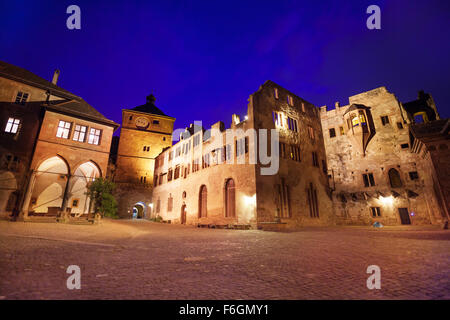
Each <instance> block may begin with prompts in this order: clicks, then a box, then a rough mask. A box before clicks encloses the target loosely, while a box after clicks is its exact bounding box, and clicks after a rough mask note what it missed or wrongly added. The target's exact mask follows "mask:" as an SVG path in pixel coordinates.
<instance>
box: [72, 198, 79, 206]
mask: <svg viewBox="0 0 450 320" xmlns="http://www.w3.org/2000/svg"><path fill="white" fill-rule="evenodd" d="M79 202H80V199H73V200H72V207H73V208H78V203H79Z"/></svg>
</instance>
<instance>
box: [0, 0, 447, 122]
mask: <svg viewBox="0 0 450 320" xmlns="http://www.w3.org/2000/svg"><path fill="white" fill-rule="evenodd" d="M71 4H76V5H78V6H80V8H81V30H69V29H67V27H66V19H67V17H68V16H69V15H68V14H66V8H67V7H68V6H69V5H71ZM371 4H377V5H379V6H380V8H381V30H368V29H367V28H366V19H367V17H368V16H369V14H367V13H366V8H367V7H368V6H369V5H371ZM449 35H450V1H412V0H407V1H375V0H370V1H354V2H349V1H323V0H321V1H261V0H259V1H246V0H241V1H214V0H210V1H193V2H191V1H168V0H161V1H111V0H109V1H78V0H71V1H54V2H50V1H28V2H23V1H17V0H14V1H0V60H3V61H6V62H9V63H12V64H15V65H18V66H20V67H23V68H26V69H28V70H30V71H32V72H34V73H36V74H38V75H39V76H41V77H44V78H46V79H48V80H51V78H52V75H53V71H54V70H55V69H56V68H59V69H60V70H61V76H60V78H59V82H58V85H60V86H61V87H63V88H65V89H67V90H69V91H71V92H73V93H75V94H77V95H79V96H81V97H83V98H84V99H85V100H86V101H87V102H88V103H90V104H91V105H92V106H94V107H95V108H97V109H98V110H99V111H101V112H102V113H103V114H104V115H105V116H106V117H108V118H110V119H112V120H114V121H116V122H118V123H120V122H121V109H123V108H132V107H134V106H137V105H141V104H144V103H145V98H146V96H147V95H148V94H150V93H152V92H153V94H154V95H155V96H156V105H157V106H158V107H160V108H161V109H162V110H163V111H164V112H165V113H166V114H168V115H170V116H173V117H175V118H177V120H176V122H175V127H176V128H179V127H185V126H187V125H189V123H191V122H193V121H194V120H203V124H204V125H205V126H207V127H208V126H209V125H211V124H212V123H214V122H216V121H218V120H222V121H224V122H225V124H226V126H227V127H228V126H229V124H230V122H231V114H232V113H237V114H241V115H244V114H245V113H246V110H247V98H248V96H249V95H250V94H251V93H253V92H255V91H256V90H257V89H258V87H259V86H260V85H261V84H262V83H264V81H266V80H268V79H271V80H273V81H275V82H276V83H278V84H280V85H281V86H283V87H285V88H287V89H288V90H290V91H292V92H294V93H295V94H297V95H298V96H300V97H302V98H304V99H306V100H307V101H310V102H312V103H314V104H315V105H317V106H322V105H325V104H326V105H328V106H329V107H331V106H334V102H335V101H340V102H341V104H347V103H348V96H351V95H354V94H357V93H360V92H363V91H367V90H370V89H374V88H376V87H379V86H383V85H384V86H386V87H387V88H388V90H389V91H391V92H393V93H395V94H396V96H397V97H398V98H399V99H400V100H401V101H402V102H406V101H410V100H414V99H416V97H417V91H418V90H420V89H423V90H425V91H426V92H429V93H431V94H432V95H433V97H434V99H435V102H436V105H437V107H438V111H439V112H440V114H441V117H449V116H450V104H449V102H450V88H449V81H448V77H449V74H450V59H449V57H450V54H449V53H450V52H449V51H450V50H449V49H450V41H449V38H450V36H449Z"/></svg>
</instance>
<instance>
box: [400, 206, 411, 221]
mask: <svg viewBox="0 0 450 320" xmlns="http://www.w3.org/2000/svg"><path fill="white" fill-rule="evenodd" d="M398 213H399V214H400V220H401V221H402V224H411V219H410V218H409V212H408V208H398Z"/></svg>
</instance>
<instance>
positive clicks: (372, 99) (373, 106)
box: [320, 87, 436, 225]
mask: <svg viewBox="0 0 450 320" xmlns="http://www.w3.org/2000/svg"><path fill="white" fill-rule="evenodd" d="M353 105H363V106H365V107H369V108H370V109H369V113H370V117H368V119H367V121H368V122H371V124H372V125H373V130H374V136H373V137H372V138H371V139H370V141H369V142H368V144H367V148H366V150H365V153H364V152H363V151H362V148H361V146H360V145H359V142H358V139H355V137H354V136H353V131H352V125H351V123H349V122H346V121H344V118H345V117H346V111H347V110H348V109H349V108H350V107H351V106H353ZM405 114H406V112H405V111H404V110H403V109H402V107H401V104H400V103H399V101H398V100H397V98H396V97H395V96H394V95H393V94H392V93H390V92H388V91H387V90H386V88H385V87H380V88H377V89H374V90H370V91H367V92H364V93H361V94H358V95H355V96H352V97H350V98H349V104H348V105H346V106H339V105H338V104H337V106H336V109H334V110H330V111H327V110H326V107H322V108H321V112H320V117H321V121H322V127H323V131H324V141H325V148H326V152H327V161H328V169H329V178H330V185H331V187H332V188H333V189H334V192H333V200H334V201H333V203H334V207H335V212H336V215H337V217H338V218H339V223H345V224H371V223H373V222H374V221H380V222H382V223H384V224H391V225H392V224H401V219H400V215H399V210H398V209H399V208H407V210H408V212H409V218H410V220H411V223H412V224H427V223H431V221H432V218H431V217H432V212H433V210H435V209H436V207H435V206H436V204H435V203H434V202H433V200H432V199H430V197H429V190H428V189H427V188H425V179H426V172H425V171H426V170H425V169H424V167H423V159H422V158H421V157H419V156H418V155H417V154H414V153H411V152H410V149H409V148H410V146H409V133H408V125H409V124H410V123H409V120H408V118H407V117H406V116H405ZM381 117H387V119H388V123H384V124H383V120H382V118H381ZM384 119H386V118H384ZM384 121H385V122H386V120H384ZM332 128H334V130H335V133H336V136H335V137H332V136H331V135H330V129H332ZM342 131H343V132H342ZM390 169H395V170H397V171H398V172H399V174H400V178H401V184H402V186H401V187H395V188H394V187H392V186H391V184H390V179H389V174H388V172H389V170H390ZM410 172H417V174H418V178H417V179H412V178H411V177H410V174H409V173H410ZM369 173H371V174H372V175H373V178H374V182H375V185H373V186H368V187H366V186H365V184H364V180H363V174H369ZM393 191H395V193H393ZM408 191H413V192H414V193H415V194H417V196H416V195H414V194H411V193H410V192H408ZM370 207H379V208H380V210H381V216H379V217H378V216H376V217H373V216H372V211H371V209H370Z"/></svg>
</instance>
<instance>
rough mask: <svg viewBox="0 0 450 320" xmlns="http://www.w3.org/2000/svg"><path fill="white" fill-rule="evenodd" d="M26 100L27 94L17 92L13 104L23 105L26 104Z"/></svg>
mask: <svg viewBox="0 0 450 320" xmlns="http://www.w3.org/2000/svg"><path fill="white" fill-rule="evenodd" d="M27 99H28V93H25V92H21V91H19V92H17V96H16V101H15V102H16V103H17V104H21V105H24V104H25V102H27Z"/></svg>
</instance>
